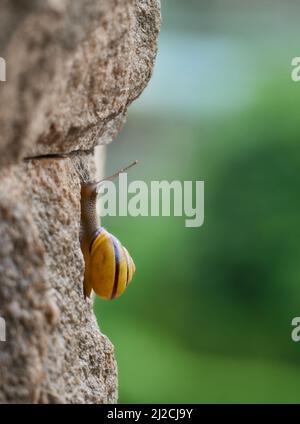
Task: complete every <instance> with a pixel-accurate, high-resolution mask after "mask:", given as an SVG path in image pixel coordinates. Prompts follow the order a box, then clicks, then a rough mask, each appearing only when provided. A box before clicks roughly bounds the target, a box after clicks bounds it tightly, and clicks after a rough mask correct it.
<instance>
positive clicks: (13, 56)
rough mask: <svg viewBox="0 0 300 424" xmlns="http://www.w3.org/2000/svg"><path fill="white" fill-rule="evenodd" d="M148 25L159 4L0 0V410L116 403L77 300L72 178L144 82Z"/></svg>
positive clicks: (101, 339) (78, 257)
mask: <svg viewBox="0 0 300 424" xmlns="http://www.w3.org/2000/svg"><path fill="white" fill-rule="evenodd" d="M159 22H160V13H159V3H158V0H135V1H134V0H101V1H100V0H31V1H30V0H0V28H1V34H0V56H2V57H4V58H5V59H6V61H7V82H5V83H0V100H1V101H0V129H1V131H0V166H1V169H0V239H1V243H0V316H1V317H4V318H5V320H6V324H7V342H5V343H0V402H5V403H6V402H13V403H20V402H22V403H27V402H29V403H31V402H35V403H37V402H41V403H49V402H50V403H52V402H57V403H64V402H71V403H81V402H83V403H90V402H93V403H112V402H115V401H116V400H117V372H116V363H115V360H114V352H113V347H112V345H111V343H110V342H109V340H108V339H107V338H106V336H104V335H103V334H101V333H100V331H99V329H98V326H97V323H96V320H95V317H94V315H93V312H92V304H91V301H89V300H87V301H85V300H84V299H83V294H82V281H83V269H84V262H83V257H82V254H81V250H80V244H79V230H80V180H81V179H85V178H93V177H94V173H95V169H94V164H93V155H92V154H91V153H88V151H89V150H91V148H92V147H94V146H95V145H97V144H105V143H107V142H108V141H110V140H112V139H113V138H114V137H115V136H116V134H117V133H118V132H119V131H120V128H121V126H122V124H123V122H124V117H125V115H126V108H127V106H128V105H129V104H130V102H131V101H132V100H134V99H135V98H136V97H137V96H138V95H139V94H140V93H141V91H142V90H143V88H144V87H145V85H146V83H147V81H148V80H149V78H150V75H151V71H152V67H153V62H154V58H155V53H156V39H157V35H158V28H159ZM74 151H78V153H76V154H71V155H70V157H69V158H68V157H66V158H44V159H34V160H30V161H26V162H25V161H23V158H24V157H28V156H37V155H47V154H49V153H53V152H74ZM85 151H87V153H84V152H85Z"/></svg>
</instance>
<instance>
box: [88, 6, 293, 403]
mask: <svg viewBox="0 0 300 424" xmlns="http://www.w3.org/2000/svg"><path fill="white" fill-rule="evenodd" d="M162 15H163V25H162V31H161V35H160V40H159V54H158V58H157V64H156V67H155V71H154V75H153V79H152V81H151V83H150V84H149V86H148V88H147V89H146V91H145V92H144V93H143V95H142V96H141V98H140V99H139V100H138V101H136V102H135V103H134V105H132V107H131V108H130V111H129V117H128V122H127V124H126V126H125V128H124V130H123V132H122V134H121V135H120V137H119V138H118V140H116V141H115V142H114V143H113V144H111V145H110V146H109V147H108V149H107V159H108V160H107V169H106V174H107V175H109V174H111V173H112V172H113V171H115V170H116V169H119V168H120V167H122V166H123V165H126V164H128V163H130V162H131V161H132V160H134V159H138V160H139V161H140V165H139V166H138V167H136V168H135V169H134V170H132V171H131V172H130V175H129V180H135V179H142V180H145V181H147V182H150V181H151V180H162V179H166V180H169V181H172V180H178V179H180V180H204V181H205V223H204V226H203V227H201V228H194V229H193V228H185V226H184V218H172V217H171V218H165V217H161V218H151V217H148V218H147V217H143V218H132V217H126V218H119V217H110V218H105V219H104V220H103V225H104V226H106V227H107V228H108V229H109V230H110V231H111V232H113V233H114V234H115V235H116V236H117V237H118V238H119V239H120V240H121V241H122V242H123V243H124V245H125V246H126V247H127V248H128V249H129V251H130V253H131V254H132V256H133V258H134V260H135V263H136V266H137V272H136V275H135V279H134V281H133V283H132V284H131V286H130V287H129V289H128V290H127V291H126V293H125V294H124V295H123V296H122V297H121V298H120V299H118V300H116V301H114V302H105V301H102V300H97V301H96V303H95V311H96V314H97V317H98V318H99V322H101V329H102V331H103V332H104V333H105V334H107V335H108V336H109V338H110V339H111V340H112V342H113V343H114V345H115V351H116V357H117V360H118V366H119V383H120V402H121V403H127V402H128V403H134V402H135V403H141V402H145V403H150V402H171V403H176V402H183V403H188V402H196V403H202V402H299V400H300V343H299V344H297V343H294V342H293V341H292V340H291V330H292V327H291V320H292V318H293V317H295V316H299V315H300V260H299V259H300V258H299V255H300V247H299V242H300V229H299V223H298V221H299V217H300V214H299V210H300V196H299V186H300V148H299V134H300V120H299V111H300V83H298V84H297V83H295V82H293V81H292V80H291V70H292V68H291V60H292V58H293V57H294V56H300V45H299V40H300V28H299V16H300V5H297V4H296V2H295V1H285V2H283V1H276V0H272V1H251V2H249V1H241V0H240V1H230V0H227V1H224V0H222V1H221V0H219V1H214V0H207V1H196V0H194V1H192V0H188V1H184V2H183V1H179V0H178V1H175V0H173V1H167V0H162Z"/></svg>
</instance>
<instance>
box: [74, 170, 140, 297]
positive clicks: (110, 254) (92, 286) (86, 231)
mask: <svg viewBox="0 0 300 424" xmlns="http://www.w3.org/2000/svg"><path fill="white" fill-rule="evenodd" d="M120 172H122V171H120ZM116 175H118V174H116ZM113 177H115V176H113ZM113 177H110V178H109V179H111V178H113ZM99 184H101V182H100V183H93V182H87V183H82V185H81V234H80V241H81V249H82V252H83V256H84V261H85V272H84V284H83V286H84V295H85V297H89V296H90V294H91V292H92V290H94V292H95V293H96V294H97V295H98V296H99V297H101V298H103V299H115V298H117V297H119V296H120V295H121V294H122V293H123V292H124V291H125V289H126V288H127V286H128V284H129V283H130V282H131V280H132V277H133V274H134V272H135V265H134V262H133V260H132V258H131V256H130V254H129V253H128V250H127V249H126V248H125V247H124V246H123V245H122V244H121V242H120V241H119V240H118V239H117V238H116V237H115V236H114V235H112V234H111V233H109V232H108V231H107V230H106V229H105V228H103V227H101V226H100V224H99V221H98V217H97V213H96V202H97V188H98V186H99Z"/></svg>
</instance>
